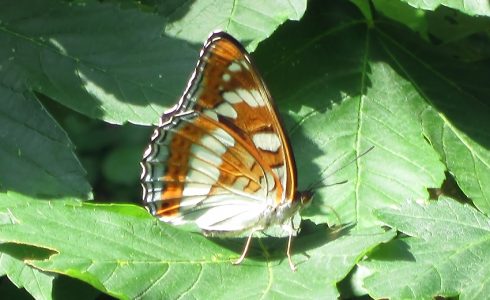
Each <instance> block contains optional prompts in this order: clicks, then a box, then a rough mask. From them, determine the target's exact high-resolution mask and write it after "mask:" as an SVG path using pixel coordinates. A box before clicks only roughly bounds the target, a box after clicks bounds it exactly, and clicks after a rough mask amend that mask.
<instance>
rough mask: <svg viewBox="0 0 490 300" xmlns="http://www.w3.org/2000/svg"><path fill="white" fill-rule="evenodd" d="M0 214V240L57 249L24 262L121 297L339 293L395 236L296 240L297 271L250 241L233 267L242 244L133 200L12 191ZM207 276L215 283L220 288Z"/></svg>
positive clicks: (322, 233) (272, 249) (372, 232)
mask: <svg viewBox="0 0 490 300" xmlns="http://www.w3.org/2000/svg"><path fill="white" fill-rule="evenodd" d="M0 213H2V214H4V215H7V216H8V218H10V220H11V222H10V223H11V224H3V225H0V240H2V241H4V242H5V241H7V242H12V243H18V244H23V245H32V246H36V247H41V248H46V249H50V250H51V251H54V252H55V254H53V255H51V256H50V257H49V259H46V260H35V259H30V260H29V259H28V260H26V262H27V263H28V264H30V265H32V266H35V267H38V268H40V269H42V270H48V271H52V272H57V273H61V274H67V275H69V276H72V277H75V278H79V279H81V280H83V281H86V282H88V283H90V284H91V285H93V286H95V287H97V288H98V289H100V290H102V291H105V292H107V293H109V294H111V295H114V296H117V297H119V298H135V297H147V298H165V299H173V298H177V297H178V296H182V295H185V296H189V297H195V298H202V297H204V296H205V297H212V298H213V299H216V298H220V299H227V298H230V297H237V296H239V297H242V298H248V297H253V298H257V297H264V298H273V297H282V296H284V295H288V296H289V297H291V298H292V297H307V298H317V297H321V296H322V295H326V294H329V295H337V294H338V292H337V290H336V288H335V283H336V282H338V281H339V280H341V279H342V278H343V277H345V276H346V275H347V273H348V272H349V271H350V269H351V268H352V267H353V265H354V264H355V263H356V262H357V261H359V260H360V259H361V258H362V257H363V256H364V255H365V253H367V252H368V251H369V250H370V249H372V248H373V247H374V246H376V245H378V244H379V243H382V242H386V241H388V240H390V239H391V238H392V237H393V236H394V232H393V231H388V232H384V231H380V230H379V229H376V228H374V229H373V228H371V229H369V230H368V229H366V230H361V231H358V232H354V233H349V231H348V229H345V230H344V231H339V232H337V233H335V232H330V233H329V232H328V231H326V230H325V228H324V227H322V228H318V230H313V231H312V233H311V234H306V235H305V236H303V237H300V238H298V239H296V240H295V244H294V253H295V255H294V257H293V259H294V260H295V261H296V262H297V264H298V271H297V272H291V270H290V269H289V265H288V263H287V260H286V259H285V254H284V250H285V242H286V241H285V240H279V241H278V240H273V241H261V240H256V241H254V242H255V245H256V246H254V248H253V249H252V251H251V253H250V256H249V258H248V259H247V260H246V261H245V262H244V263H243V264H242V265H240V266H233V265H232V264H231V261H232V259H236V258H237V257H238V253H237V251H238V252H240V251H241V247H242V242H243V240H233V239H232V240H216V241H215V242H211V241H209V240H207V239H206V238H205V237H203V236H202V235H200V234H195V233H190V232H184V231H181V230H178V229H176V228H174V227H172V226H169V225H165V224H163V223H161V222H158V221H157V220H155V219H154V218H153V217H152V216H150V215H149V214H148V213H146V212H145V211H144V210H142V209H141V208H139V207H136V206H131V205H100V204H99V205H98V204H90V203H81V202H78V201H73V200H71V201H70V200H67V201H55V202H50V201H35V200H32V199H29V198H26V197H22V196H20V195H17V194H12V193H9V194H3V195H2V194H0ZM333 238H336V239H335V240H333V241H332V239H333ZM81 245H83V246H81ZM231 249H233V250H231ZM258 253H261V254H260V255H257V254H258ZM305 254H308V256H306V255H305ZM311 274H316V275H315V276H311ZM210 281H213V282H220V285H219V288H217V287H216V286H214V285H209V282H210ZM237 282H239V283H240V284H237ZM250 287H254V288H253V289H252V288H250Z"/></svg>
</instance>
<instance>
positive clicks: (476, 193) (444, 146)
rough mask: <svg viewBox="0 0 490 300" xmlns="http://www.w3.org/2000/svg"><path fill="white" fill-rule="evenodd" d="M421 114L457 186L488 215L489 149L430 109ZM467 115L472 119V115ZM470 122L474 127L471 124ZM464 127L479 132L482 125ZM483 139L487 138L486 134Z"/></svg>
mask: <svg viewBox="0 0 490 300" xmlns="http://www.w3.org/2000/svg"><path fill="white" fill-rule="evenodd" d="M478 114H480V118H482V119H480V120H484V119H483V118H485V116H484V115H487V114H486V112H485V110H482V111H480V113H478ZM423 117H424V125H425V126H426V127H425V129H426V132H427V136H428V137H429V138H430V140H431V142H432V143H433V144H434V146H435V148H436V149H437V150H438V152H439V153H440V155H441V156H442V157H444V160H445V163H446V165H447V166H448V168H449V170H451V172H452V174H453V175H454V177H455V179H456V181H457V183H458V185H459V187H460V188H461V189H462V190H463V192H464V193H465V195H466V196H467V197H469V198H471V199H472V200H473V202H474V204H475V205H476V206H477V207H478V209H480V210H481V211H483V212H485V213H487V214H489V213H490V185H488V184H487V183H488V182H490V172H489V169H490V151H489V150H488V148H486V147H485V146H483V145H482V144H480V143H479V142H478V141H477V140H476V139H475V138H472V137H471V136H470V135H469V134H468V133H465V132H464V131H462V130H461V129H459V128H458V127H457V126H456V125H457V124H454V123H453V122H451V120H449V119H448V118H446V117H445V116H443V115H440V114H438V113H436V111H434V110H433V109H430V108H429V109H427V110H426V111H425V112H424V114H423ZM468 118H475V115H473V116H468ZM477 120H478V118H477ZM471 123H473V124H471ZM473 125H474V126H475V127H470V126H473ZM482 125H483V126H485V125H484V124H482ZM466 126H467V127H470V128H468V129H467V131H468V132H469V133H479V132H481V130H482V128H483V127H479V126H478V125H477V124H475V122H469V123H468V124H467V125H466ZM483 134H484V135H487V134H486V133H483ZM486 139H488V138H487V137H485V140H486Z"/></svg>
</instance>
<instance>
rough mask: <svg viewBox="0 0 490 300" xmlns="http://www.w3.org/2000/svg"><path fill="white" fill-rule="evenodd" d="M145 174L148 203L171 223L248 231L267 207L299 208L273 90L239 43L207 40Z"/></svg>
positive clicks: (220, 37)
mask: <svg viewBox="0 0 490 300" xmlns="http://www.w3.org/2000/svg"><path fill="white" fill-rule="evenodd" d="M142 167H143V173H142V184H143V190H144V195H143V198H144V199H143V201H144V203H145V205H146V206H147V207H148V208H149V210H150V211H151V212H152V213H153V214H154V215H156V216H158V217H159V218H160V219H162V220H164V221H167V222H172V223H185V222H189V221H193V222H195V223H196V224H197V225H198V226H199V227H200V228H201V229H203V230H207V231H227V232H236V231H245V230H247V229H252V228H256V227H260V225H257V222H258V221H259V223H260V218H261V214H263V212H264V211H265V209H266V207H275V206H278V205H280V204H284V202H288V201H293V198H294V195H295V192H296V170H295V165H294V158H293V154H292V151H291V148H290V145H289V142H288V139H287V137H286V135H285V133H284V131H283V128H282V125H281V122H280V120H279V117H278V114H277V111H276V109H275V107H274V105H273V101H272V98H271V96H270V94H269V92H268V90H267V87H266V86H265V84H264V82H263V80H262V78H261V76H260V75H259V73H258V72H257V69H256V68H255V67H254V65H253V63H252V61H251V59H250V57H249V55H248V53H247V51H246V50H245V49H244V48H243V47H242V46H241V44H240V43H239V42H237V41H236V40H235V39H234V38H233V37H231V36H230V35H228V34H226V33H223V32H220V33H214V34H212V35H211V36H210V37H209V39H208V41H207V42H206V44H205V46H204V48H203V50H202V51H201V55H200V59H199V62H198V65H197V67H196V69H195V71H194V73H193V75H192V77H191V79H190V80H189V83H188V86H187V88H186V90H185V92H184V94H183V96H182V98H181V99H180V101H179V104H178V105H177V106H176V107H175V108H174V109H173V110H171V111H169V112H167V113H165V114H164V115H163V116H162V118H161V121H160V125H159V127H158V128H156V129H155V131H154V133H153V135H152V138H151V143H150V145H149V147H148V149H147V150H146V151H145V154H144V157H143V161H142ZM264 226H265V225H264Z"/></svg>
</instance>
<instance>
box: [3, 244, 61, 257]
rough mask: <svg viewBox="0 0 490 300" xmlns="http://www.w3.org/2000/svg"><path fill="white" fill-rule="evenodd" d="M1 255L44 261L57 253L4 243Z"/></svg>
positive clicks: (34, 247)
mask: <svg viewBox="0 0 490 300" xmlns="http://www.w3.org/2000/svg"><path fill="white" fill-rule="evenodd" d="M0 253H6V254H8V255H10V256H12V257H14V258H17V259H19V260H44V259H48V258H49V257H50V256H51V255H53V254H56V253H57V252H56V251H53V250H49V249H46V248H41V247H36V246H31V245H25V244H15V243H4V244H0Z"/></svg>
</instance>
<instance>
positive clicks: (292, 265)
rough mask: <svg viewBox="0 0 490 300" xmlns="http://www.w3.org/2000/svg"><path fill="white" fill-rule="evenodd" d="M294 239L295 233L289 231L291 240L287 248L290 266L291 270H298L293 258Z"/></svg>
mask: <svg viewBox="0 0 490 300" xmlns="http://www.w3.org/2000/svg"><path fill="white" fill-rule="evenodd" d="M292 240H293V233H292V232H291V233H289V240H288V249H287V250H286V255H287V256H288V262H289V267H290V268H291V271H293V272H294V271H296V266H295V265H294V263H293V260H292V259H291V241H292Z"/></svg>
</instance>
